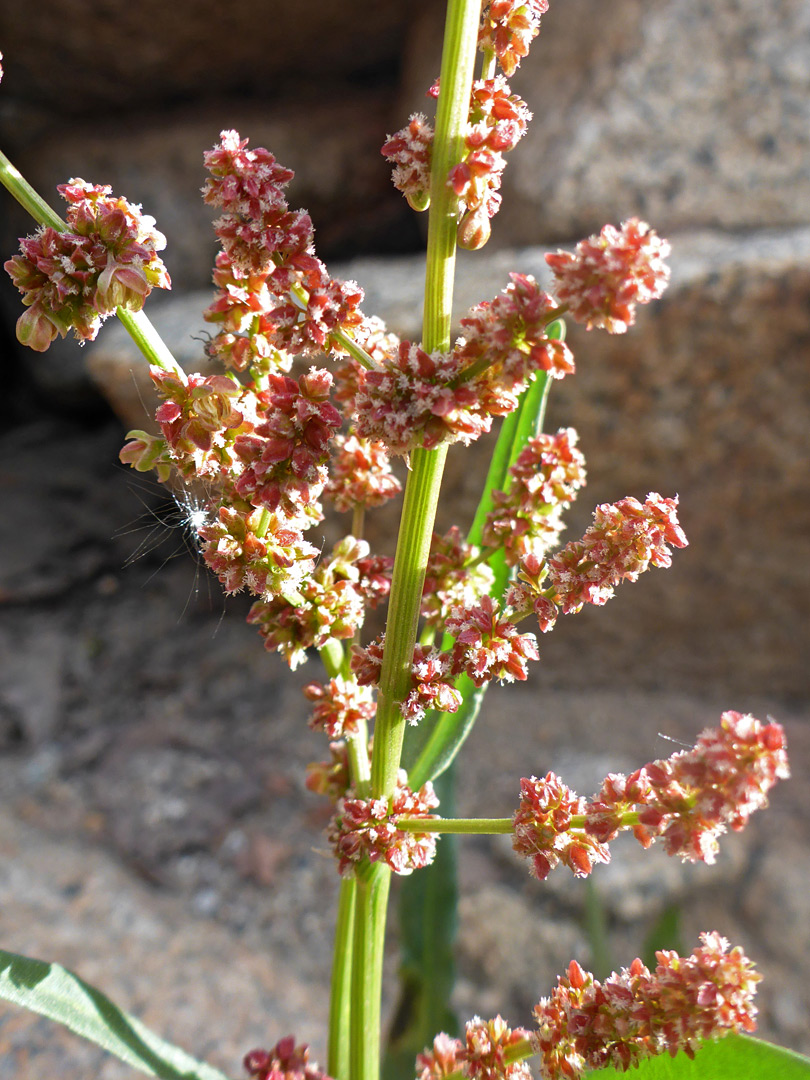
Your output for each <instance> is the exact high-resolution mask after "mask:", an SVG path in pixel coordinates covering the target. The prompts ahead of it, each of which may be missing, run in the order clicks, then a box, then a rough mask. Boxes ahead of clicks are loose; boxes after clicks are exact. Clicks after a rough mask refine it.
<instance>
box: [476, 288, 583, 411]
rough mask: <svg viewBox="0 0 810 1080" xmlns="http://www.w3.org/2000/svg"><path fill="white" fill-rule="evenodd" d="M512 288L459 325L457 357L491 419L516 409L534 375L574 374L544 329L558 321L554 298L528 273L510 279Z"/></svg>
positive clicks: (566, 352) (559, 344)
mask: <svg viewBox="0 0 810 1080" xmlns="http://www.w3.org/2000/svg"><path fill="white" fill-rule="evenodd" d="M509 277H510V278H511V279H512V280H511V283H510V284H509V285H507V286H506V288H505V289H504V290H503V291H502V292H501V293H499V294H498V296H496V297H495V299H494V300H484V301H482V302H481V303H480V304H476V306H475V307H474V308H472V310H471V311H470V313H469V314H468V315H466V316H465V317H464V318H463V319H462V320H461V326H462V330H463V331H464V337H462V338H459V340H458V341H457V342H456V348H455V351H456V353H457V354H458V355H459V356H460V357H461V359H462V360H463V362H464V364H465V366H466V365H469V364H474V365H475V370H476V374H475V376H474V377H473V378H472V379H470V385H472V386H474V388H475V390H476V392H477V394H478V395H479V397H480V398H481V399H482V406H483V408H484V409H485V410H486V411H487V412H491V413H492V414H493V415H495V416H506V415H507V413H510V412H513V411H514V410H515V409H516V408H517V399H518V398H519V396H520V394H521V393H522V392H523V391H524V390H525V388H526V386H527V385H528V383H529V381H530V380H531V378H532V376H533V375H534V373H535V372H537V371H545V372H546V373H547V374H548V375H549V376H550V377H551V378H552V379H562V378H563V377H564V376H565V375H571V374H573V372H574V358H573V356H572V354H571V350H570V349H569V348H568V346H567V345H566V344H565V342H564V341H559V340H558V339H556V338H550V337H548V336H547V334H546V328H547V327H548V325H549V323H552V322H553V321H554V320H555V318H556V317H557V311H558V308H557V304H556V301H555V300H554V297H552V296H549V294H548V293H545V292H543V291H542V290H541V289H540V287H539V286H538V284H537V282H536V281H535V280H534V278H533V277H532V276H531V275H530V274H510V275H509Z"/></svg>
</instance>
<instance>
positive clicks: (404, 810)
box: [327, 771, 439, 875]
mask: <svg viewBox="0 0 810 1080" xmlns="http://www.w3.org/2000/svg"><path fill="white" fill-rule="evenodd" d="M406 779H407V777H406V774H405V772H404V771H402V772H400V775H399V778H398V782H397V787H396V790H395V792H394V794H393V795H392V796H391V799H390V800H388V799H357V798H353V797H352V795H351V792H349V793H348V794H347V795H346V797H345V798H343V799H341V800H340V802H339V803H338V805H337V809H336V811H335V816H334V817H333V818H332V821H331V823H330V825H329V828H328V830H327V838H328V840H329V842H330V843H331V844H332V847H333V849H334V852H335V855H336V856H337V858H338V863H339V870H340V873H341V874H343V875H346V874H348V873H349V872H350V871H351V869H352V864H353V863H356V862H360V860H361V859H364V858H367V859H369V861H370V862H379V861H380V860H382V861H383V862H385V863H386V864H387V865H388V866H390V867H391V869H392V870H393V871H394V873H395V874H410V873H411V872H412V871H413V870H418V869H419V868H420V867H422V866H429V865H430V863H432V862H433V857H434V855H435V854H436V837H435V836H434V835H433V834H432V833H414V832H404V831H400V830H399V829H398V828H397V820H398V819H399V818H401V817H406V818H434V817H435V816H436V815H435V814H431V812H430V811H431V810H433V809H435V807H437V806H438V805H439V800H438V799H437V798H436V796H435V794H434V792H433V785H432V784H431V783H429V782H428V783H426V784H423V785H422V787H421V788H420V789H419V791H417V792H413V791H411V789H410V788H409V787H408V785H407V783H406Z"/></svg>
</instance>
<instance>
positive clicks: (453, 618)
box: [447, 596, 539, 686]
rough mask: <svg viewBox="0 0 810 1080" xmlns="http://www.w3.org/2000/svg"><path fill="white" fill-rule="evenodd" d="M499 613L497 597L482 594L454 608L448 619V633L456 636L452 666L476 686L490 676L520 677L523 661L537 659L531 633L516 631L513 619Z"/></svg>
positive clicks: (525, 673) (533, 638) (480, 684)
mask: <svg viewBox="0 0 810 1080" xmlns="http://www.w3.org/2000/svg"><path fill="white" fill-rule="evenodd" d="M499 615H500V613H499V609H498V603H497V601H496V600H493V599H492V597H491V596H483V597H481V601H480V603H478V604H477V605H475V606H474V607H471V608H460V609H457V610H456V611H454V612H453V613H452V615H450V617H449V618H448V620H447V630H448V633H450V634H452V635H453V637H454V638H455V639H456V643H455V645H454V646H453V652H452V655H453V670H454V671H455V672H456V673H461V672H462V671H463V672H464V673H465V674H466V675H467V676H469V678H470V679H472V681H473V682H474V683H475V685H476V686H483V685H484V683H487V682H490V681H491V680H492V679H501V680H505V681H506V682H513V681H514V680H515V679H519V680H521V681H523V680H525V679H526V675H527V671H526V661H527V660H537V659H539V653H538V652H537V641H536V639H535V637H534V634H519V633H518V632H517V628H516V627H515V625H514V623H511V622H509V621H508V620H507V619H502V618H500V617H499Z"/></svg>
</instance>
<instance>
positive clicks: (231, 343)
mask: <svg viewBox="0 0 810 1080" xmlns="http://www.w3.org/2000/svg"><path fill="white" fill-rule="evenodd" d="M267 279H268V274H267V272H263V271H261V270H253V271H251V272H249V273H246V272H244V273H243V272H240V271H238V270H236V269H235V268H234V265H233V263H232V262H231V260H230V258H229V256H228V255H227V254H226V253H225V252H224V251H220V252H219V254H218V255H217V258H216V265H215V268H214V284H215V285H216V287H217V297H216V299H215V300H214V302H213V303H212V304H211V305H210V306H209V307H208V308H207V309H206V311H205V313H204V318H205V320H206V322H210V323H214V324H215V325H217V326H219V331H218V332H217V334H216V336H215V337H214V338H212V340H211V341H210V342H209V344H208V346H207V348H206V352H207V353H208V354H209V355H210V356H211V357H212V358H216V359H218V360H220V361H221V362H222V363H223V364H224V365H225V366H226V367H231V368H233V369H234V370H235V371H245V370H246V369H248V368H250V369H251V370H255V371H256V372H257V373H259V374H267V373H268V372H270V371H289V370H290V368H291V367H292V362H293V358H292V356H291V355H290V354H289V353H287V352H281V351H279V349H278V348H276V346H275V344H274V342H275V331H276V327H275V323H274V322H273V321H272V319H271V318H270V313H271V312H272V311H273V309H274V308H275V305H276V301H275V298H274V296H273V293H272V292H271V291H270V289H269V288H268V285H267Z"/></svg>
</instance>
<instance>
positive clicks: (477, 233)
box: [447, 75, 532, 251]
mask: <svg viewBox="0 0 810 1080" xmlns="http://www.w3.org/2000/svg"><path fill="white" fill-rule="evenodd" d="M531 118H532V114H531V113H530V112H529V109H528V106H527V105H526V102H525V101H523V99H522V98H520V97H518V95H517V94H513V93H511V92H510V89H509V84H508V83H507V81H506V79H505V78H504V77H503V76H502V75H498V76H496V78H494V79H479V80H477V81H476V82H474V83H473V86H472V95H471V98H470V116H469V122H468V125H467V130H466V132H465V134H464V144H465V154H464V157H463V159H462V160H461V161H460V162H459V164H458V165H456V166H454V167H453V168H452V169H451V170H450V172H449V174H448V178H447V182H448V183H449V184H450V186H451V187H452V189H453V191H454V192H455V193H456V195H457V196H458V198H459V200H460V202H461V203H462V204H463V207H464V216H463V217H462V219H461V222H460V224H459V229H458V241H459V244H460V245H461V247H463V248H468V249H469V250H473V251H475V250H477V249H478V248H481V247H483V246H484V244H485V243H486V242H487V240H488V239H489V235H490V224H489V219H490V218H492V217H494V216H495V214H496V213H497V212H498V210H499V208H500V205H501V195H500V186H501V177H502V175H503V170H504V169H505V168H506V159H505V158H504V156H503V155H504V154H505V153H507V152H508V151H509V150H512V149H513V148H514V147H515V146H516V145H517V143H518V141H519V140H520V139H521V138H522V137H523V135H524V134H525V133H526V128H527V127H528V124H529V121H530V120H531Z"/></svg>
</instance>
